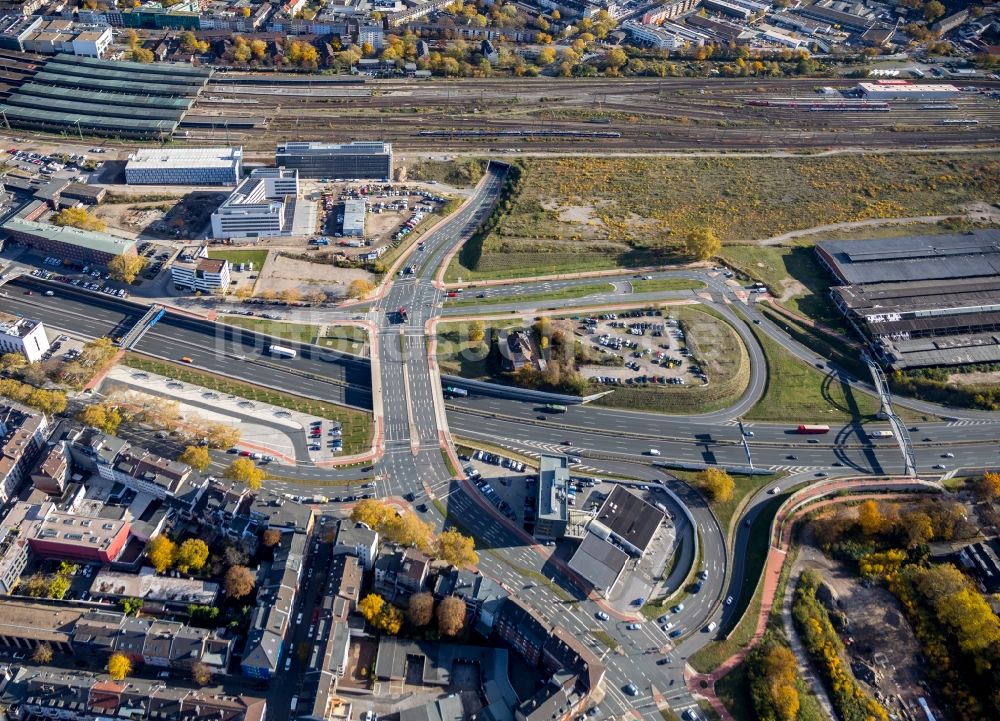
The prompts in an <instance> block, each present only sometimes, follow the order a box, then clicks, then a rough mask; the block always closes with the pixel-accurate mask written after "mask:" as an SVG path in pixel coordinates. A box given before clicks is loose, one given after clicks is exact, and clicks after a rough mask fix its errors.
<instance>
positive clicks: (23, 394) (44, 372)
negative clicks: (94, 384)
mask: <svg viewBox="0 0 1000 721" xmlns="http://www.w3.org/2000/svg"><path fill="white" fill-rule="evenodd" d="M116 352H117V349H116V348H115V347H114V345H113V344H112V343H111V339H109V338H98V339H97V340H93V341H90V342H89V343H87V344H85V345H84V346H83V349H82V350H81V352H80V355H79V356H78V357H77V358H75V359H74V360H72V361H60V360H57V359H55V358H51V359H49V360H46V361H38V362H35V363H29V362H28V359H27V358H25V357H24V356H23V355H22V354H20V353H5V354H3V356H0V371H2V372H4V373H7V374H9V375H11V376H15V377H16V378H18V379H20V380H22V381H24V383H25V384H26V385H27V387H25V388H20V387H18V385H17V381H15V380H13V379H12V378H7V379H4V380H5V381H8V382H7V383H6V384H5V385H4V392H3V395H6V396H8V397H10V398H13V399H15V400H18V401H20V402H22V403H26V404H28V405H31V406H34V407H36V408H39V409H40V410H43V411H45V412H46V413H62V412H63V411H64V410H66V405H65V399H66V397H65V394H64V393H62V392H61V391H57V392H50V391H43V390H41V389H40V388H38V386H42V385H45V384H46V383H47V382H49V381H52V382H53V383H64V384H66V385H69V386H72V387H74V388H80V387H82V386H83V385H84V384H86V382H87V381H89V380H90V379H91V378H93V376H94V375H95V374H96V373H97V372H98V371H99V370H101V369H103V368H104V367H105V366H106V365H107V364H108V363H110V362H111V360H112V359H113V358H114V356H115V353H116ZM36 391H37V394H36V395H34V398H33V399H32V394H33V393H35V392H36Z"/></svg>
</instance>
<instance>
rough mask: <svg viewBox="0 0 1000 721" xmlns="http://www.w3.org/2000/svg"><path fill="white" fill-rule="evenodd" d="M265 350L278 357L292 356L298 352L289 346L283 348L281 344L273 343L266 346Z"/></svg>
mask: <svg viewBox="0 0 1000 721" xmlns="http://www.w3.org/2000/svg"><path fill="white" fill-rule="evenodd" d="M267 352H268V353H270V354H271V355H273V356H277V357H278V358H294V357H295V356H297V355H298V352H297V351H295V350H293V349H291V348H285V346H283V345H275V344H273V343H272V344H271V345H270V346H268V348H267Z"/></svg>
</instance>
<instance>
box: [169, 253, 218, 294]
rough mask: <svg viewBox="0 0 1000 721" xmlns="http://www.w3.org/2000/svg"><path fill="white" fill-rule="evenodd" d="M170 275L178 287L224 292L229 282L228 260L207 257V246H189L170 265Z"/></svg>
mask: <svg viewBox="0 0 1000 721" xmlns="http://www.w3.org/2000/svg"><path fill="white" fill-rule="evenodd" d="M170 277H171V278H172V280H173V281H174V285H175V286H177V287H178V288H187V289H189V290H198V291H201V292H202V293H218V292H225V291H226V290H228V288H229V282H230V267H229V261H228V260H226V259H225V258H222V259H218V258H209V257H208V248H207V246H204V245H196V246H190V247H187V248H184V249H183V250H181V252H180V254H179V255H178V256H177V259H176V260H174V262H173V264H172V265H171V266H170Z"/></svg>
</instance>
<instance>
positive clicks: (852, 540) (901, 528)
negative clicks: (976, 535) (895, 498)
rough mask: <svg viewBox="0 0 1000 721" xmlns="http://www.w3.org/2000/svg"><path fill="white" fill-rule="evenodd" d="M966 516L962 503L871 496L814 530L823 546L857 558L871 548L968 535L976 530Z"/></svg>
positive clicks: (911, 545)
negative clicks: (882, 498) (879, 498)
mask: <svg viewBox="0 0 1000 721" xmlns="http://www.w3.org/2000/svg"><path fill="white" fill-rule="evenodd" d="M965 515H966V514H965V507H964V506H963V505H962V504H960V503H957V502H950V501H945V500H941V499H937V498H935V499H928V500H925V501H919V502H905V503H898V502H889V501H875V500H872V499H869V500H866V501H863V502H862V503H860V504H858V506H857V507H855V508H846V509H841V510H838V511H837V512H834V513H832V514H829V515H827V516H824V517H822V518H819V519H817V520H816V521H814V522H813V531H814V533H815V535H816V539H817V541H819V543H820V545H821V546H822V547H823V548H824V549H826V550H828V551H831V552H833V553H835V554H836V555H839V556H840V557H842V558H846V559H849V560H857V559H858V558H860V557H861V556H862V555H864V554H865V553H870V552H872V551H879V550H885V549H888V548H896V547H900V546H902V547H904V548H908V549H916V548H918V547H919V546H922V545H923V544H926V543H928V542H930V541H935V540H939V541H950V540H952V539H954V538H965V537H967V536H968V535H970V534H971V533H973V532H974V528H973V527H972V526H971V524H970V523H969V522H968V521H967V520H966V518H965Z"/></svg>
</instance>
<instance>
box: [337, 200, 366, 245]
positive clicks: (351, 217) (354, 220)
mask: <svg viewBox="0 0 1000 721" xmlns="http://www.w3.org/2000/svg"><path fill="white" fill-rule="evenodd" d="M367 211H368V206H367V205H366V204H365V201H364V200H345V201H344V223H343V226H344V235H345V236H347V237H360V236H362V235H364V234H365V214H366V213H367Z"/></svg>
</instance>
